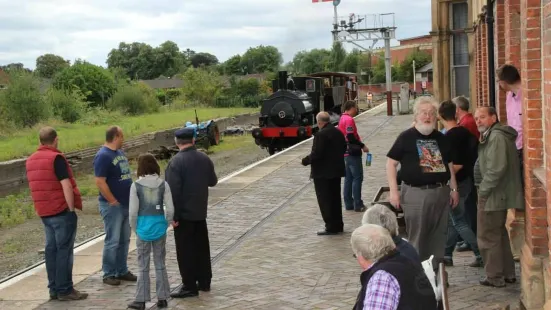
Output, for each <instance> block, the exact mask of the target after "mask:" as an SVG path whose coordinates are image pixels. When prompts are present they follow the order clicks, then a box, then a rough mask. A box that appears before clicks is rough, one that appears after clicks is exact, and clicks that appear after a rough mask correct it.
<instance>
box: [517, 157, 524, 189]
mask: <svg viewBox="0 0 551 310" xmlns="http://www.w3.org/2000/svg"><path fill="white" fill-rule="evenodd" d="M522 151H523V149H520V150H517V152H518V159H519V164H520V184H521V185H522V192H523V193H524V156H523V152H522Z"/></svg>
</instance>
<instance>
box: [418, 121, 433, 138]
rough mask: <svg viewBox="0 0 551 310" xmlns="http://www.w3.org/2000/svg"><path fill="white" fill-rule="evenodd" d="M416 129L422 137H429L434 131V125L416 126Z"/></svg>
mask: <svg viewBox="0 0 551 310" xmlns="http://www.w3.org/2000/svg"><path fill="white" fill-rule="evenodd" d="M415 129H417V130H418V131H419V132H420V133H421V134H422V135H424V136H428V135H430V134H431V133H432V132H433V131H434V124H424V123H423V124H416V125H415Z"/></svg>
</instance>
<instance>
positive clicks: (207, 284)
mask: <svg viewBox="0 0 551 310" xmlns="http://www.w3.org/2000/svg"><path fill="white" fill-rule="evenodd" d="M197 284H198V285H197V287H198V288H199V290H200V291H203V292H210V281H208V282H199V283H197Z"/></svg>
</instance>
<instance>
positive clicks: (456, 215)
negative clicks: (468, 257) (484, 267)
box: [444, 178, 481, 258]
mask: <svg viewBox="0 0 551 310" xmlns="http://www.w3.org/2000/svg"><path fill="white" fill-rule="evenodd" d="M472 184H473V180H472V179H471V178H467V179H465V180H463V181H461V182H459V184H458V191H459V203H458V204H457V206H456V207H455V208H454V209H452V210H451V211H450V216H449V221H448V223H449V224H448V237H447V241H446V250H445V253H444V257H445V258H452V256H453V250H454V248H455V245H456V243H457V239H458V237H459V236H461V238H463V240H464V241H465V242H466V243H467V244H469V246H470V247H471V249H472V250H473V252H474V255H475V256H476V257H477V258H480V257H481V256H480V251H479V250H478V243H477V241H476V235H475V233H474V232H473V230H472V229H471V227H470V226H469V223H468V222H467V217H466V213H465V200H466V199H467V197H468V196H469V194H470V192H471V189H472Z"/></svg>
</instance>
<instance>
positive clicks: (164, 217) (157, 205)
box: [129, 174, 174, 241]
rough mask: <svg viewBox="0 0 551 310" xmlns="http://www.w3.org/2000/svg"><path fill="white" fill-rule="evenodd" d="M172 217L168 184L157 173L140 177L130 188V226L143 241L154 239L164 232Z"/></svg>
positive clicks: (172, 209)
mask: <svg viewBox="0 0 551 310" xmlns="http://www.w3.org/2000/svg"><path fill="white" fill-rule="evenodd" d="M173 217H174V204H173V203H172V194H171V192H170V187H169V185H168V184H167V183H166V182H165V181H164V180H163V179H161V178H160V177H159V176H158V175H157V174H153V175H146V176H145V177H140V178H139V179H138V180H137V181H136V182H134V183H133V184H132V187H131V188H130V206H129V219H130V226H131V227H132V230H134V232H135V233H136V235H137V236H138V237H139V238H140V239H141V240H143V241H155V240H158V239H159V238H161V237H163V236H164V235H165V234H166V229H167V228H168V223H169V222H170V221H172V219H173Z"/></svg>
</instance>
